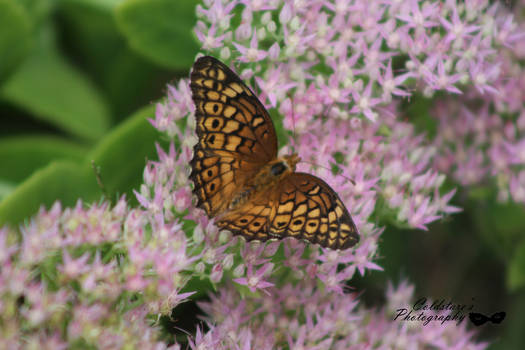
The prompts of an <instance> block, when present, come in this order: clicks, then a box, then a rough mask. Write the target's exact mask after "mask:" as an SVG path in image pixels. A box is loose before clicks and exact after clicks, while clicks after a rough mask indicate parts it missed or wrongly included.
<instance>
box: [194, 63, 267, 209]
mask: <svg viewBox="0 0 525 350" xmlns="http://www.w3.org/2000/svg"><path fill="white" fill-rule="evenodd" d="M190 80H191V83H190V87H191V91H192V95H193V101H194V102H195V107H196V113H195V115H196V120H197V135H198V137H199V142H198V143H197V145H195V147H194V157H193V159H192V163H191V165H192V173H191V175H190V177H191V179H192V180H193V183H194V184H195V189H194V193H195V194H196V195H197V197H198V199H199V200H198V203H197V206H199V207H201V208H203V209H204V210H206V213H207V214H208V215H209V216H211V217H213V216H215V215H217V214H220V213H222V212H224V211H225V210H227V208H228V206H229V204H230V201H231V200H232V198H233V197H234V195H235V193H237V192H239V191H240V190H242V189H243V188H244V187H245V186H246V183H247V182H248V181H249V180H250V179H252V178H253V177H254V176H255V174H257V172H258V170H260V169H261V168H262V167H263V166H264V164H266V163H267V162H269V161H270V160H272V159H274V158H275V157H276V156H277V138H276V135H275V128H274V126H273V123H272V120H271V118H270V116H269V115H268V112H267V111H266V109H265V108H264V106H263V105H262V104H261V102H259V100H258V99H257V97H255V95H254V94H253V92H252V91H251V90H250V89H249V88H248V87H247V86H246V85H245V84H244V83H243V82H242V81H241V80H240V79H239V77H238V76H237V75H236V74H235V73H233V72H232V71H231V70H230V69H229V68H228V67H227V66H226V65H224V64H223V63H222V62H220V61H218V60H217V59H215V58H213V57H210V56H205V57H201V58H199V59H198V60H197V61H196V62H195V64H194V66H193V70H192V72H191V79H190Z"/></svg>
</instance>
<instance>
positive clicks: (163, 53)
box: [116, 0, 199, 69]
mask: <svg viewBox="0 0 525 350" xmlns="http://www.w3.org/2000/svg"><path fill="white" fill-rule="evenodd" d="M116 16H117V23H118V25H119V28H120V30H121V31H122V33H123V35H124V36H125V37H126V38H127V40H128V42H129V45H130V46H131V47H132V48H133V49H134V50H136V51H137V52H139V53H140V54H142V55H144V56H145V57H147V58H149V59H150V60H152V61H153V62H155V63H157V64H159V65H161V66H164V67H166V68H173V69H184V68H186V67H189V66H190V65H191V64H192V63H193V60H194V59H195V55H196V54H197V52H198V50H199V45H198V44H197V42H196V41H195V40H194V39H193V38H194V36H193V28H194V26H195V23H196V16H195V2H194V1H191V0H178V1H173V0H128V1H125V2H124V3H122V5H120V6H118V7H117V12H116Z"/></svg>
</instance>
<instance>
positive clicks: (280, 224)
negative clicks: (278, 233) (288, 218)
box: [277, 222, 286, 227]
mask: <svg viewBox="0 0 525 350" xmlns="http://www.w3.org/2000/svg"><path fill="white" fill-rule="evenodd" d="M284 225H286V222H278V223H277V226H279V227H283V226H284Z"/></svg>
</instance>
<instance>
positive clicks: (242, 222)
mask: <svg viewBox="0 0 525 350" xmlns="http://www.w3.org/2000/svg"><path fill="white" fill-rule="evenodd" d="M240 221H241V224H245V223H247V222H248V219H241V220H240Z"/></svg>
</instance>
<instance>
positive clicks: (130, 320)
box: [0, 199, 196, 349]
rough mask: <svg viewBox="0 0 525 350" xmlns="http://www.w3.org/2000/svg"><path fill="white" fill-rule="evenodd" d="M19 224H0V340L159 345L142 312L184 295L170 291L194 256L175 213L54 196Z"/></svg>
mask: <svg viewBox="0 0 525 350" xmlns="http://www.w3.org/2000/svg"><path fill="white" fill-rule="evenodd" d="M21 231H22V237H21V239H18V238H17V234H16V233H15V232H12V231H8V230H7V229H6V228H4V229H0V266H1V267H0V339H1V340H0V347H2V348H6V349H19V348H38V349H66V348H70V347H71V345H73V344H84V345H85V346H90V345H91V346H93V345H96V346H97V347H98V348H101V349H117V348H123V347H131V348H144V349H164V348H168V347H167V346H166V345H165V344H164V343H162V342H159V341H158V339H157V338H158V334H157V331H156V330H155V328H154V327H151V322H150V321H149V320H148V316H149V315H151V314H161V313H162V314H166V313H169V312H170V311H171V310H172V308H174V307H175V306H176V305H177V304H179V303H180V302H183V301H184V300H185V299H186V298H187V297H189V296H190V295H191V294H193V293H194V292H189V293H180V289H181V288H182V287H183V286H184V285H185V283H186V281H187V280H188V277H187V276H188V275H187V271H188V270H190V268H193V262H194V260H195V259H196V258H195V257H191V256H189V255H187V247H186V245H187V239H186V235H185V233H184V231H182V229H181V225H180V224H179V223H178V222H177V221H171V222H170V223H168V222H166V221H164V220H163V217H162V216H156V215H154V214H153V213H152V212H145V211H141V210H137V209H135V210H130V209H128V207H127V204H126V202H125V201H124V200H123V199H121V200H120V201H119V202H118V203H117V204H116V205H115V206H114V207H113V208H110V207H109V206H108V205H107V204H101V205H92V206H91V207H90V208H89V209H86V208H84V206H83V204H82V203H81V202H79V203H78V205H77V206H76V207H75V208H67V209H62V208H61V206H60V205H59V204H58V203H57V204H55V205H54V206H53V207H52V208H51V209H50V210H49V211H45V210H43V209H42V210H41V211H40V212H39V214H38V215H37V216H36V217H35V218H34V219H32V221H31V222H30V224H29V225H27V226H25V227H23V228H22V229H21ZM174 348H177V347H174Z"/></svg>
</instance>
